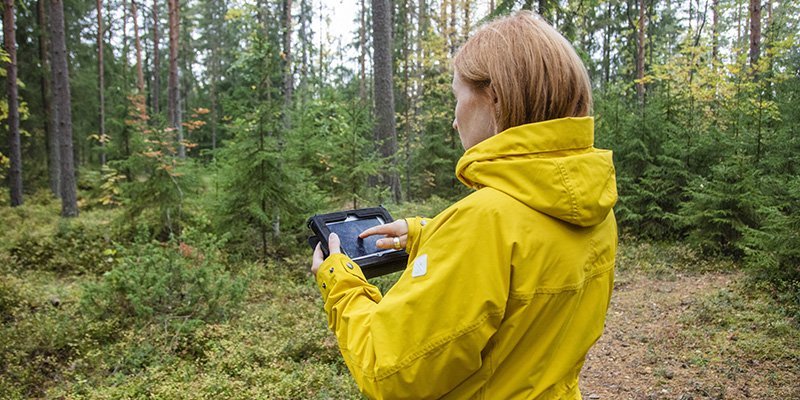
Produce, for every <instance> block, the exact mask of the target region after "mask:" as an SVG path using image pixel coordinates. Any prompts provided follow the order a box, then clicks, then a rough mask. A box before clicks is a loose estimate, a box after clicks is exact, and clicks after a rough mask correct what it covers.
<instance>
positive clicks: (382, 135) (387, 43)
mask: <svg viewBox="0 0 800 400" xmlns="http://www.w3.org/2000/svg"><path fill="white" fill-rule="evenodd" d="M372 38H373V43H372V47H373V56H372V59H373V67H372V68H373V73H372V74H373V77H374V78H373V79H374V81H375V89H374V90H375V92H374V93H373V98H374V100H375V122H376V124H375V131H374V134H375V139H376V141H377V142H378V143H379V144H380V146H381V151H380V153H381V155H382V156H383V157H384V158H385V159H387V160H390V166H389V168H388V169H387V170H385V171H384V172H383V183H384V185H386V186H388V187H389V188H390V189H391V193H392V197H393V198H394V200H395V201H399V199H400V179H399V178H398V176H397V159H396V157H395V153H396V152H397V131H396V125H395V119H394V89H393V85H392V79H393V74H392V48H393V46H392V44H393V41H392V7H391V2H390V1H389V0H372Z"/></svg>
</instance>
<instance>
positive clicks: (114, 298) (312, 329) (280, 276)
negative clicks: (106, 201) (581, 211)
mask: <svg viewBox="0 0 800 400" xmlns="http://www.w3.org/2000/svg"><path fill="white" fill-rule="evenodd" d="M423 211H425V210H423ZM118 213H119V212H118V211H102V210H100V211H94V212H85V213H83V214H82V215H81V217H79V219H76V220H75V221H71V222H69V223H65V222H63V221H61V220H60V219H59V218H58V217H57V216H58V208H57V205H56V204H50V203H45V204H44V205H40V206H36V205H30V204H29V205H28V206H26V207H25V208H21V209H19V210H9V209H7V208H6V209H4V208H2V207H0V221H2V223H7V224H8V225H7V226H12V227H15V228H14V229H6V230H4V231H0V400H4V399H29V398H48V399H50V398H52V399H63V398H66V399H108V398H126V399H149V398H166V399H187V400H188V399H199V398H224V399H233V400H236V399H242V400H244V399H253V398H264V399H276V400H296V399H338V400H350V399H358V398H361V395H360V394H359V393H358V388H357V387H356V386H355V383H354V382H353V380H352V378H351V377H350V374H349V372H348V370H347V367H346V366H345V365H344V362H343V361H342V358H341V355H340V353H339V350H338V348H337V345H336V341H335V339H334V338H333V336H332V335H331V333H330V331H329V330H328V328H327V326H326V323H325V316H324V312H323V310H322V300H321V298H320V296H319V293H318V291H317V288H316V286H315V285H314V283H313V281H312V279H311V278H310V276H309V274H308V272H307V271H308V262H309V257H310V255H309V254H308V253H309V252H308V249H305V248H303V251H298V253H297V254H294V255H291V256H286V257H285V258H280V259H270V260H268V261H267V262H266V263H251V262H241V261H233V260H230V265H228V264H226V266H227V268H230V269H231V270H232V271H238V272H237V273H238V274H241V275H242V276H248V277H249V282H250V285H249V287H248V288H247V290H246V298H245V299H244V301H243V303H241V304H238V305H237V306H236V307H235V308H231V309H229V310H227V311H228V312H229V315H230V317H229V318H228V319H225V320H222V321H217V322H215V323H198V324H197V325H192V327H191V329H189V328H185V326H186V324H185V322H184V323H183V324H180V323H178V324H174V323H170V321H173V320H174V319H170V316H171V314H168V315H166V316H164V317H162V318H161V319H156V317H153V316H151V317H149V319H148V318H145V317H141V318H142V319H141V320H135V321H132V320H129V319H130V318H129V319H128V320H126V319H123V318H121V317H119V316H115V315H112V316H110V317H107V318H100V317H97V316H95V314H93V313H89V312H88V311H91V310H93V309H94V308H95V307H96V304H95V303H91V302H89V303H87V302H86V301H85V300H86V298H87V297H86V296H85V295H86V293H87V291H88V289H89V288H91V287H93V286H92V285H93V284H94V283H97V282H104V281H105V279H107V274H106V273H105V272H104V271H105V269H107V268H112V267H113V268H115V270H117V269H119V270H123V271H128V272H131V271H135V270H137V268H138V269H141V270H147V268H151V267H154V266H157V265H161V264H163V263H164V261H163V260H162V259H161V258H159V257H162V258H163V257H165V256H166V255H167V254H168V252H169V251H175V252H182V251H184V250H185V249H184V248H182V247H178V246H176V245H175V244H174V243H173V244H164V243H149V244H146V245H143V244H137V245H133V244H130V243H127V247H124V248H123V247H122V245H121V244H117V245H116V246H111V244H110V243H109V241H108V239H106V238H105V235H106V234H107V232H109V231H111V232H113V229H111V228H113V226H112V224H113V221H116V220H117V219H116V216H117V214H118ZM393 213H395V214H397V215H404V214H405V215H413V214H417V215H420V214H421V215H433V214H435V213H434V212H430V213H428V212H421V213H415V212H393ZM4 226H6V225H4ZM142 246H144V247H142ZM187 248H190V249H191V247H187ZM170 249H172V250H170ZM209 249H210V248H209ZM209 249H206V250H207V251H210V250H209ZM116 251H122V252H123V253H124V252H131V251H137V252H138V253H136V255H137V257H136V258H132V257H127V258H126V257H123V258H120V256H119V255H116V256H114V254H115V252H116ZM180 254H181V257H190V256H192V253H191V252H189V253H186V254H188V255H186V254H184V253H180ZM208 254H212V253H208ZM112 256H114V257H117V258H116V259H113V257H112ZM175 259H177V258H176V257H173V258H171V260H173V261H171V262H170V263H167V264H168V265H167V266H169V265H172V263H173V262H175ZM115 260H116V261H115ZM148 260H150V261H149V262H144V261H148ZM112 261H113V262H112ZM175 265H179V266H180V265H183V266H185V265H187V264H186V261H184V262H183V263H177V264H175ZM204 265H205V264H203V263H200V265H194V264H192V268H191V269H192V270H194V269H196V268H208V266H205V267H204ZM164 271H167V272H169V271H172V269H165V270H164ZM181 271H182V269H181ZM162 272H163V271H162ZM397 277H398V274H397V273H395V274H392V275H388V276H384V277H379V278H376V279H374V280H373V281H372V282H373V283H374V284H376V285H377V286H378V287H379V288H380V289H381V290H382V291H383V292H385V291H386V290H387V289H388V288H390V287H391V286H392V284H393V283H394V280H395V279H397ZM136 287H137V288H139V289H136V290H139V291H138V292H137V291H132V292H131V293H133V294H137V295H139V296H140V297H141V298H145V297H147V296H152V294H151V293H150V289H149V288H148V287H145V286H142V287H139V286H136ZM184 289H185V288H184ZM131 290H133V289H131ZM182 290H183V289H182ZM140 292H141V293H140ZM94 293H95V294H94V296H101V297H96V298H99V299H100V300H102V301H105V302H111V303H109V304H112V303H113V304H116V303H115V302H122V303H120V304H128V303H126V302H125V301H127V300H125V299H127V297H124V296H120V295H119V293H118V292H115V291H111V290H108V289H106V290H105V291H102V292H94ZM102 296H104V297H102ZM124 300H125V301H124ZM786 307H787V306H786V305H781V304H780V303H778V302H776V301H774V300H773V299H772V298H771V296H770V295H769V294H768V289H767V288H764V287H761V288H754V287H753V284H752V283H748V278H747V274H746V273H745V272H743V271H742V267H740V266H737V265H735V264H733V263H731V262H728V261H724V260H709V259H707V258H704V257H702V256H701V255H699V254H697V253H696V252H695V251H694V250H692V249H691V248H690V247H688V246H685V245H682V244H675V243H671V244H665V243H647V242H641V241H636V240H627V239H625V238H623V240H621V242H620V246H619V253H618V258H617V269H616V281H615V290H614V293H613V296H612V300H611V306H610V308H609V311H608V318H607V320H606V331H605V333H604V334H603V336H602V337H601V338H600V341H599V342H598V343H597V344H596V345H595V346H594V347H593V348H592V350H591V351H590V353H589V355H588V358H587V360H586V363H585V366H584V369H583V372H582V377H581V392H582V393H583V398H584V399H589V400H600V399H602V400H606V399H620V400H626V399H635V400H639V399H646V400H650V399H671V400H690V399H691V400H699V399H765V400H766V399H800V327H799V323H798V322H800V321H798V320H797V316H798V315H800V313H798V312H797V310H796V309H794V310H790V309H787V308H786ZM792 315H794V319H793V318H792V317H791V316H792Z"/></svg>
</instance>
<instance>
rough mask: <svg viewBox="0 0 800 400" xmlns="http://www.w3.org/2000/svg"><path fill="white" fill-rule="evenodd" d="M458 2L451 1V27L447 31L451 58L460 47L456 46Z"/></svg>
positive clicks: (455, 0)
mask: <svg viewBox="0 0 800 400" xmlns="http://www.w3.org/2000/svg"><path fill="white" fill-rule="evenodd" d="M457 1H458V0H450V27H449V28H448V30H447V37H448V40H449V41H450V57H452V56H454V55H455V54H456V50H458V45H457V44H456V41H457V39H456V37H457V32H458V24H457V23H456V18H457V16H458V4H456V2H457Z"/></svg>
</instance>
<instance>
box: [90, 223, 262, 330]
mask: <svg viewBox="0 0 800 400" xmlns="http://www.w3.org/2000/svg"><path fill="white" fill-rule="evenodd" d="M220 245H221V243H219V242H218V241H216V240H215V239H214V238H213V237H207V238H202V240H200V241H198V243H196V244H195V245H191V244H189V243H187V242H184V241H177V240H172V241H169V242H167V243H155V242H146V241H140V242H136V243H134V244H133V245H132V246H131V247H130V248H119V249H118V252H119V254H120V259H119V262H118V264H117V265H116V266H115V267H114V268H113V269H112V270H111V271H109V272H107V273H106V274H104V275H103V277H102V279H101V280H100V281H98V282H96V283H93V284H90V285H88V286H87V287H86V289H85V294H84V296H83V298H82V299H81V305H82V310H83V312H85V313H86V314H87V315H91V316H92V317H93V318H96V319H99V320H118V321H119V322H120V323H123V324H125V325H126V326H128V325H135V326H140V327H141V326H144V325H148V324H151V323H154V324H157V325H163V326H165V327H168V329H169V330H171V331H174V332H176V334H186V333H189V332H191V331H193V330H194V329H196V328H197V327H198V326H200V325H202V324H203V323H214V322H219V321H224V320H225V319H227V318H229V317H230V316H231V315H232V313H233V312H234V310H235V309H236V307H237V306H238V305H239V304H240V302H241V301H242V299H243V297H244V293H245V290H246V288H247V281H248V280H247V277H246V276H244V275H239V274H235V273H233V272H232V271H230V270H228V268H226V266H225V264H224V256H223V254H222V253H221V252H220V249H219V247H220Z"/></svg>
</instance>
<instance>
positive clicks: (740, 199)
mask: <svg viewBox="0 0 800 400" xmlns="http://www.w3.org/2000/svg"><path fill="white" fill-rule="evenodd" d="M757 179H758V176H757V173H756V172H755V171H754V170H753V169H752V168H751V167H750V166H749V165H748V159H746V158H743V157H733V158H731V160H730V161H728V162H724V163H721V164H718V165H715V166H714V167H713V168H712V171H711V175H710V176H709V177H708V178H702V177H700V178H697V179H695V180H694V181H693V182H692V183H691V184H690V185H689V194H690V196H691V198H690V200H689V201H687V202H686V203H684V204H683V207H682V209H681V214H682V215H683V217H684V221H685V223H686V224H687V225H689V226H691V227H692V230H691V232H690V233H689V240H690V241H691V242H692V243H694V244H696V245H697V246H699V247H700V248H701V249H702V250H703V251H704V252H707V253H709V254H722V255H728V256H733V257H735V258H737V259H738V258H741V257H742V256H743V255H744V253H743V248H742V243H741V240H742V238H743V237H744V235H745V232H746V231H747V230H748V229H753V228H757V227H758V226H759V218H758V215H757V213H756V211H757V209H758V206H759V205H760V204H764V203H765V200H764V198H763V197H762V194H761V192H760V190H759V188H758V180H757Z"/></svg>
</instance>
